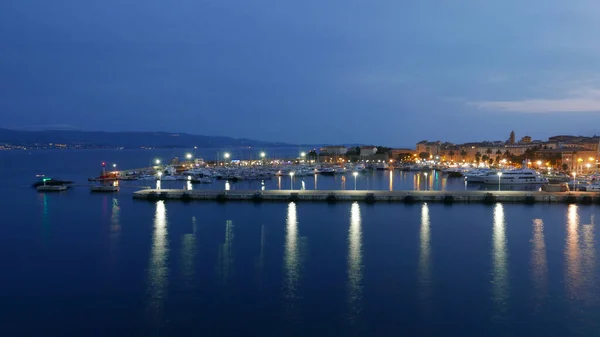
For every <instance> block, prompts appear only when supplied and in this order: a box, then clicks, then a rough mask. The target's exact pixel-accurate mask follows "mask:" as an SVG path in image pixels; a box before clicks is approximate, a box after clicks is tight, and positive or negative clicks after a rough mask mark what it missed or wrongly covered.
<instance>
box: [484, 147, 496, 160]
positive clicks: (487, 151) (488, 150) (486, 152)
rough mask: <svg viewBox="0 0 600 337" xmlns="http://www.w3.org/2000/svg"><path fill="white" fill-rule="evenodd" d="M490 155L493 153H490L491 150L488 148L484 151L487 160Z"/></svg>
mask: <svg viewBox="0 0 600 337" xmlns="http://www.w3.org/2000/svg"><path fill="white" fill-rule="evenodd" d="M492 153H494V151H492V149H490V148H489V147H488V149H487V150H485V154H487V155H488V158H489V157H490V155H491V154H492Z"/></svg>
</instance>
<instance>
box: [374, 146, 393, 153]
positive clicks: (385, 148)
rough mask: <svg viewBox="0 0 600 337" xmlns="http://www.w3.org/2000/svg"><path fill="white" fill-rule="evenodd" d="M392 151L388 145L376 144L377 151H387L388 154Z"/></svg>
mask: <svg viewBox="0 0 600 337" xmlns="http://www.w3.org/2000/svg"><path fill="white" fill-rule="evenodd" d="M391 151H392V149H390V148H389V147H385V146H377V153H387V154H389V153H390V152H391Z"/></svg>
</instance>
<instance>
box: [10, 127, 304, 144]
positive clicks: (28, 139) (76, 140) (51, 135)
mask: <svg viewBox="0 0 600 337" xmlns="http://www.w3.org/2000/svg"><path fill="white" fill-rule="evenodd" d="M50 143H52V144H65V145H66V146H67V147H84V148H97V147H124V148H140V147H182V148H183V147H186V148H190V147H194V146H197V147H203V148H215V147H244V146H252V147H289V146H297V145H294V144H287V143H280V142H263V141H258V140H251V139H244V138H239V139H237V138H230V137H212V136H201V135H192V134H188V133H170V132H104V131H76V130H43V131H23V130H10V129H1V128H0V144H7V145H13V146H14V145H17V146H36V145H37V146H38V147H40V146H42V147H43V146H45V145H47V144H50Z"/></svg>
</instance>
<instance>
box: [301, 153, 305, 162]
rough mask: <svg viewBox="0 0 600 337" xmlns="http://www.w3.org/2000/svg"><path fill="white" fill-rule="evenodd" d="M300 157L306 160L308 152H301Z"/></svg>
mask: <svg viewBox="0 0 600 337" xmlns="http://www.w3.org/2000/svg"><path fill="white" fill-rule="evenodd" d="M300 158H302V162H304V158H306V152H302V153H300Z"/></svg>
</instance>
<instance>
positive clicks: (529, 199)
mask: <svg viewBox="0 0 600 337" xmlns="http://www.w3.org/2000/svg"><path fill="white" fill-rule="evenodd" d="M133 197H134V198H136V199H146V200H171V199H173V200H182V201H192V200H216V201H221V202H224V201H234V200H237V201H241V200H246V201H253V202H262V201H307V202H310V201H321V202H348V201H361V202H367V203H375V202H403V203H413V202H439V203H445V204H452V203H495V202H505V203H523V204H534V203H580V204H600V193H598V192H530V191H496V192H492V191H365V190H359V191H341V190H322V191H312V190H311V191H307V190H304V191H301V190H285V191H282V190H271V191H256V190H248V191H241V190H236V191H217V190H192V191H187V190H175V189H161V190H156V189H147V190H142V191H137V192H134V194H133Z"/></svg>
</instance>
